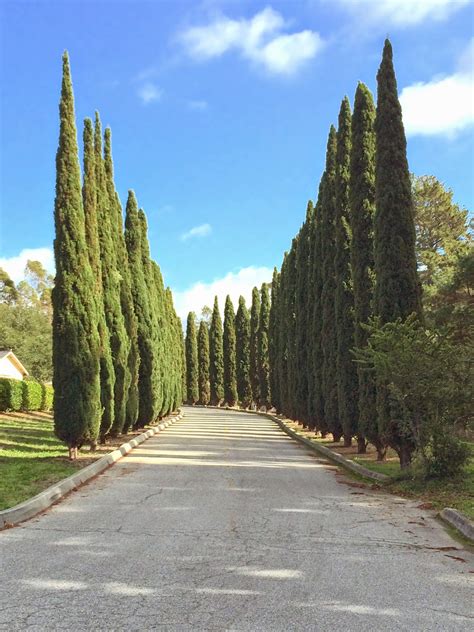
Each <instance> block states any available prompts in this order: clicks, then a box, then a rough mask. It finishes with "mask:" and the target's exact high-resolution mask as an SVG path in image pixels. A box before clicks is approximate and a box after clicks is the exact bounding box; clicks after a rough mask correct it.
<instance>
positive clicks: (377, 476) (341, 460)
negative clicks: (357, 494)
mask: <svg viewBox="0 0 474 632" xmlns="http://www.w3.org/2000/svg"><path fill="white" fill-rule="evenodd" d="M189 408H213V409H215V410H230V411H233V412H236V413H249V414H252V415H260V416H261V417H266V418H267V419H271V420H272V421H274V422H275V423H276V424H278V426H280V428H281V429H282V430H283V432H285V433H286V434H287V435H289V436H290V437H291V438H292V439H296V441H299V442H300V443H303V444H304V445H305V446H306V447H308V448H310V449H311V450H313V451H314V452H318V453H319V454H320V455H321V456H324V457H325V458H327V459H328V460H329V461H333V462H334V463H337V464H338V465H341V466H342V467H345V468H346V469H347V470H351V471H352V472H355V473H356V474H358V475H359V476H363V477H364V478H368V479H370V480H373V481H377V482H379V483H381V482H386V481H389V480H390V477H389V476H387V475H386V474H381V473H380V472H373V471H372V470H368V469H367V468H366V467H363V466H362V465H359V464H358V463H354V461H351V460H350V459H346V458H345V457H344V456H342V454H338V453H337V452H333V451H332V450H330V449H329V448H325V447H324V446H322V445H318V444H317V443H315V442H314V441H311V440H310V439H307V438H306V437H302V436H301V435H299V434H298V433H297V432H295V431H294V430H292V429H291V428H289V427H288V426H287V425H286V424H285V422H284V421H282V420H281V419H280V418H279V417H277V416H276V415H272V414H271V413H262V412H260V411H257V410H244V409H241V408H240V409H239V408H231V407H229V406H202V405H195V406H190V407H189Z"/></svg>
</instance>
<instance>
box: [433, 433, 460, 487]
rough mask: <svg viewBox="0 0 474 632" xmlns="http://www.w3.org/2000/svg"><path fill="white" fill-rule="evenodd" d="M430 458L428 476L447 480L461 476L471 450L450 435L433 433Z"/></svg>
mask: <svg viewBox="0 0 474 632" xmlns="http://www.w3.org/2000/svg"><path fill="white" fill-rule="evenodd" d="M430 456H431V458H429V459H428V463H427V473H428V476H433V477H435V478H449V477H452V476H457V475H458V474H461V472H462V470H463V468H464V466H465V465H466V463H467V462H468V460H469V457H470V456H471V450H470V449H469V445H468V444H467V443H463V442H462V441H460V440H459V439H458V438H457V437H455V436H453V435H451V434H444V433H435V434H434V435H433V440H432V443H431V455H430Z"/></svg>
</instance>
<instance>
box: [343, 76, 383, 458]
mask: <svg viewBox="0 0 474 632" xmlns="http://www.w3.org/2000/svg"><path fill="white" fill-rule="evenodd" d="M374 122H375V105H374V101H373V98H372V94H371V93H370V90H369V89H368V88H367V86H365V85H364V84H363V83H359V85H358V86H357V90H356V94H355V99H354V113H353V115H352V150H351V175H350V218H351V230H352V241H351V266H352V282H353V287H354V321H355V330H354V339H355V345H356V347H358V348H363V347H365V346H366V345H367V338H368V332H367V330H366V329H364V327H363V325H365V324H367V323H368V321H369V318H370V316H371V315H372V314H373V293H374V288H373V283H374V252H373V248H374V247H373V234H374V228H373V223H374V213H375V129H374ZM358 378H359V400H358V408H359V424H358V438H359V452H363V451H364V450H365V441H364V438H367V439H368V440H369V441H370V442H371V443H372V444H373V445H375V447H376V448H377V453H378V457H379V460H381V459H383V458H384V455H385V448H384V446H383V443H382V441H381V439H380V436H379V433H378V424H377V410H376V405H375V392H376V390H375V380H374V376H373V375H372V373H371V372H370V371H368V370H367V369H366V368H364V367H363V366H362V365H359V366H358Z"/></svg>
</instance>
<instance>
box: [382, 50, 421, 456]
mask: <svg viewBox="0 0 474 632" xmlns="http://www.w3.org/2000/svg"><path fill="white" fill-rule="evenodd" d="M377 86H378V91H377V112H376V119H375V133H376V163H375V208H376V211H375V221H374V252H375V277H376V283H375V311H376V314H377V315H378V316H379V317H380V320H381V322H382V323H383V324H384V323H387V322H392V321H394V320H396V319H397V318H401V319H405V318H406V317H407V316H409V315H410V314H412V313H415V314H418V316H420V317H421V313H422V312H421V293H420V284H419V280H418V276H417V270H416V256H415V224H414V217H413V200H412V193H411V187H410V174H409V171H408V162H407V157H406V139H405V131H404V128H403V122H402V111H401V107H400V103H399V101H398V93H397V81H396V78H395V71H394V68H393V61H392V46H391V44H390V42H389V41H388V40H385V46H384V50H383V57H382V63H381V65H380V68H379V71H378V73H377ZM377 398H378V406H377V408H378V413H379V428H380V433H381V434H382V435H383V436H384V437H386V439H387V440H388V443H389V445H390V446H391V447H392V448H393V449H395V450H396V452H397V454H398V455H399V458H400V465H401V467H402V468H405V467H407V466H408V465H409V464H410V461H411V456H412V453H413V450H414V441H413V439H412V438H411V437H410V436H407V435H406V433H403V432H402V431H401V428H400V426H399V424H398V423H397V417H398V415H399V414H400V411H393V410H392V411H391V410H390V406H389V401H388V394H387V392H386V389H385V388H384V386H383V385H380V388H378V392H377Z"/></svg>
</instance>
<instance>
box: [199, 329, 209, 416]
mask: <svg viewBox="0 0 474 632" xmlns="http://www.w3.org/2000/svg"><path fill="white" fill-rule="evenodd" d="M198 364H199V403H200V404H202V405H203V406H206V405H207V404H209V401H210V398H211V386H210V381H209V328H208V326H207V323H206V322H205V321H204V320H201V322H200V323H199V333H198Z"/></svg>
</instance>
